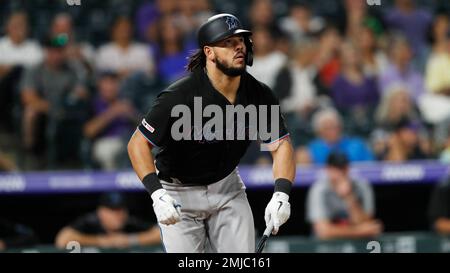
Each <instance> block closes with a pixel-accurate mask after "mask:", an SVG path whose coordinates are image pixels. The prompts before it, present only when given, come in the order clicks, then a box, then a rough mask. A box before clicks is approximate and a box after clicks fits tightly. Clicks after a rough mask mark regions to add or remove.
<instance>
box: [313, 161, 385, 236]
mask: <svg viewBox="0 0 450 273" xmlns="http://www.w3.org/2000/svg"><path fill="white" fill-rule="evenodd" d="M306 210H307V211H306V215H307V216H306V217H307V221H308V222H309V223H310V224H311V225H312V228H313V233H314V235H315V236H317V237H318V238H320V239H337V238H364V237H374V236H377V235H379V234H380V233H381V232H382V230H383V225H382V223H381V222H380V221H378V220H375V219H374V215H375V200H374V193H373V190H372V187H371V186H370V184H369V183H368V182H367V181H363V180H360V179H357V178H352V177H350V176H349V162H348V159H347V157H346V156H345V155H344V154H341V153H332V154H330V155H329V156H328V158H327V164H326V167H325V175H324V176H323V177H322V178H321V179H319V180H318V181H316V182H314V183H313V184H312V186H311V188H310V189H309V192H308V195H307V201H306Z"/></svg>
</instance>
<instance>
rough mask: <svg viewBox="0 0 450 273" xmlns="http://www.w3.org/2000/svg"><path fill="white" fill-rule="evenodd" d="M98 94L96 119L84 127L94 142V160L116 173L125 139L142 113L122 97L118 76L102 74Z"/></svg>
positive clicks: (95, 101)
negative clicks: (139, 113) (120, 95)
mask: <svg viewBox="0 0 450 273" xmlns="http://www.w3.org/2000/svg"><path fill="white" fill-rule="evenodd" d="M97 92H98V93H97V96H95V97H94V98H93V101H92V109H91V112H92V118H91V119H90V120H88V121H87V122H86V124H85V125H84V135H85V137H87V138H88V139H90V140H91V141H92V145H91V146H92V157H93V159H94V160H95V161H96V162H98V163H99V164H100V167H101V168H102V169H105V170H113V169H115V168H118V167H119V166H120V164H119V163H120V157H121V153H123V152H124V151H125V140H126V139H128V138H129V136H130V134H131V133H132V132H133V128H134V126H135V124H136V122H137V117H138V114H137V111H136V109H134V107H133V106H132V104H131V103H130V102H128V101H127V100H124V99H121V98H119V75H118V74H117V73H114V72H111V71H104V72H102V73H100V75H99V77H98V80H97ZM122 157H124V156H123V154H122Z"/></svg>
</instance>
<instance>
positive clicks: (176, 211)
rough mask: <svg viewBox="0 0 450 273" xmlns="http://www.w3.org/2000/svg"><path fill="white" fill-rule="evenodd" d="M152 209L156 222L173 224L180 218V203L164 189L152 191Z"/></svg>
mask: <svg viewBox="0 0 450 273" xmlns="http://www.w3.org/2000/svg"><path fill="white" fill-rule="evenodd" d="M152 199H153V210H154V211H155V214H156V218H157V219H158V222H160V223H161V224H164V225H173V224H176V223H177V222H179V221H180V220H181V205H180V204H178V202H177V201H175V199H173V198H172V197H171V196H170V195H169V194H168V193H167V191H166V190H165V189H159V190H157V191H155V192H154V193H152Z"/></svg>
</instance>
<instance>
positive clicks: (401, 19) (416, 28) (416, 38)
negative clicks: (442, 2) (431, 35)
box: [384, 8, 432, 53]
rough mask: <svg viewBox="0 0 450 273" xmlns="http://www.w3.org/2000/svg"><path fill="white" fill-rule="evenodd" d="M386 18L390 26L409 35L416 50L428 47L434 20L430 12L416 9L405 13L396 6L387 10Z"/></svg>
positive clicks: (419, 50) (408, 37)
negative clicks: (428, 35)
mask: <svg viewBox="0 0 450 273" xmlns="http://www.w3.org/2000/svg"><path fill="white" fill-rule="evenodd" d="M384 19H385V21H386V24H387V26H388V28H390V29H392V30H398V31H400V32H401V33H403V35H405V36H406V37H407V39H408V41H409V42H410V43H411V46H412V48H413V50H414V52H416V53H419V52H421V50H422V49H423V48H425V47H426V44H427V33H428V31H429V29H428V28H429V26H430V24H431V22H432V16H431V14H430V13H429V12H427V11H425V10H422V9H416V10H414V11H412V12H411V13H405V12H402V11H400V10H399V9H397V8H394V9H391V10H389V11H388V12H387V14H386V16H385V18H384Z"/></svg>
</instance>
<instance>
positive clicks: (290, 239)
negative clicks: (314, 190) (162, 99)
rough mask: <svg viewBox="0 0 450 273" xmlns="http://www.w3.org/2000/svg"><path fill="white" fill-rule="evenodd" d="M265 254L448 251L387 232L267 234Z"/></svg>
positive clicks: (74, 248) (446, 246)
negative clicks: (367, 235)
mask: <svg viewBox="0 0 450 273" xmlns="http://www.w3.org/2000/svg"><path fill="white" fill-rule="evenodd" d="M7 252H14V253H18V252H19V253H54V252H65V253H80V252H81V253H114V252H127V253H129V252H132V253H143V252H144V253H161V252H164V249H163V247H162V246H161V245H158V246H150V247H133V248H128V249H100V248H96V247H87V246H86V247H80V246H79V245H78V244H77V243H76V242H72V243H71V244H69V245H68V246H67V249H57V248H55V247H53V246H51V245H39V246H36V247H30V248H23V249H10V250H8V251H7ZM265 252H269V253H380V252H381V253H450V236H448V237H447V236H440V235H437V234H434V233H426V232H415V233H388V234H385V235H382V236H379V237H377V238H373V239H364V240H361V239H358V240H329V241H322V240H317V239H314V238H310V237H300V236H279V237H271V238H270V239H269V241H268V243H267V246H266V248H265Z"/></svg>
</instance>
